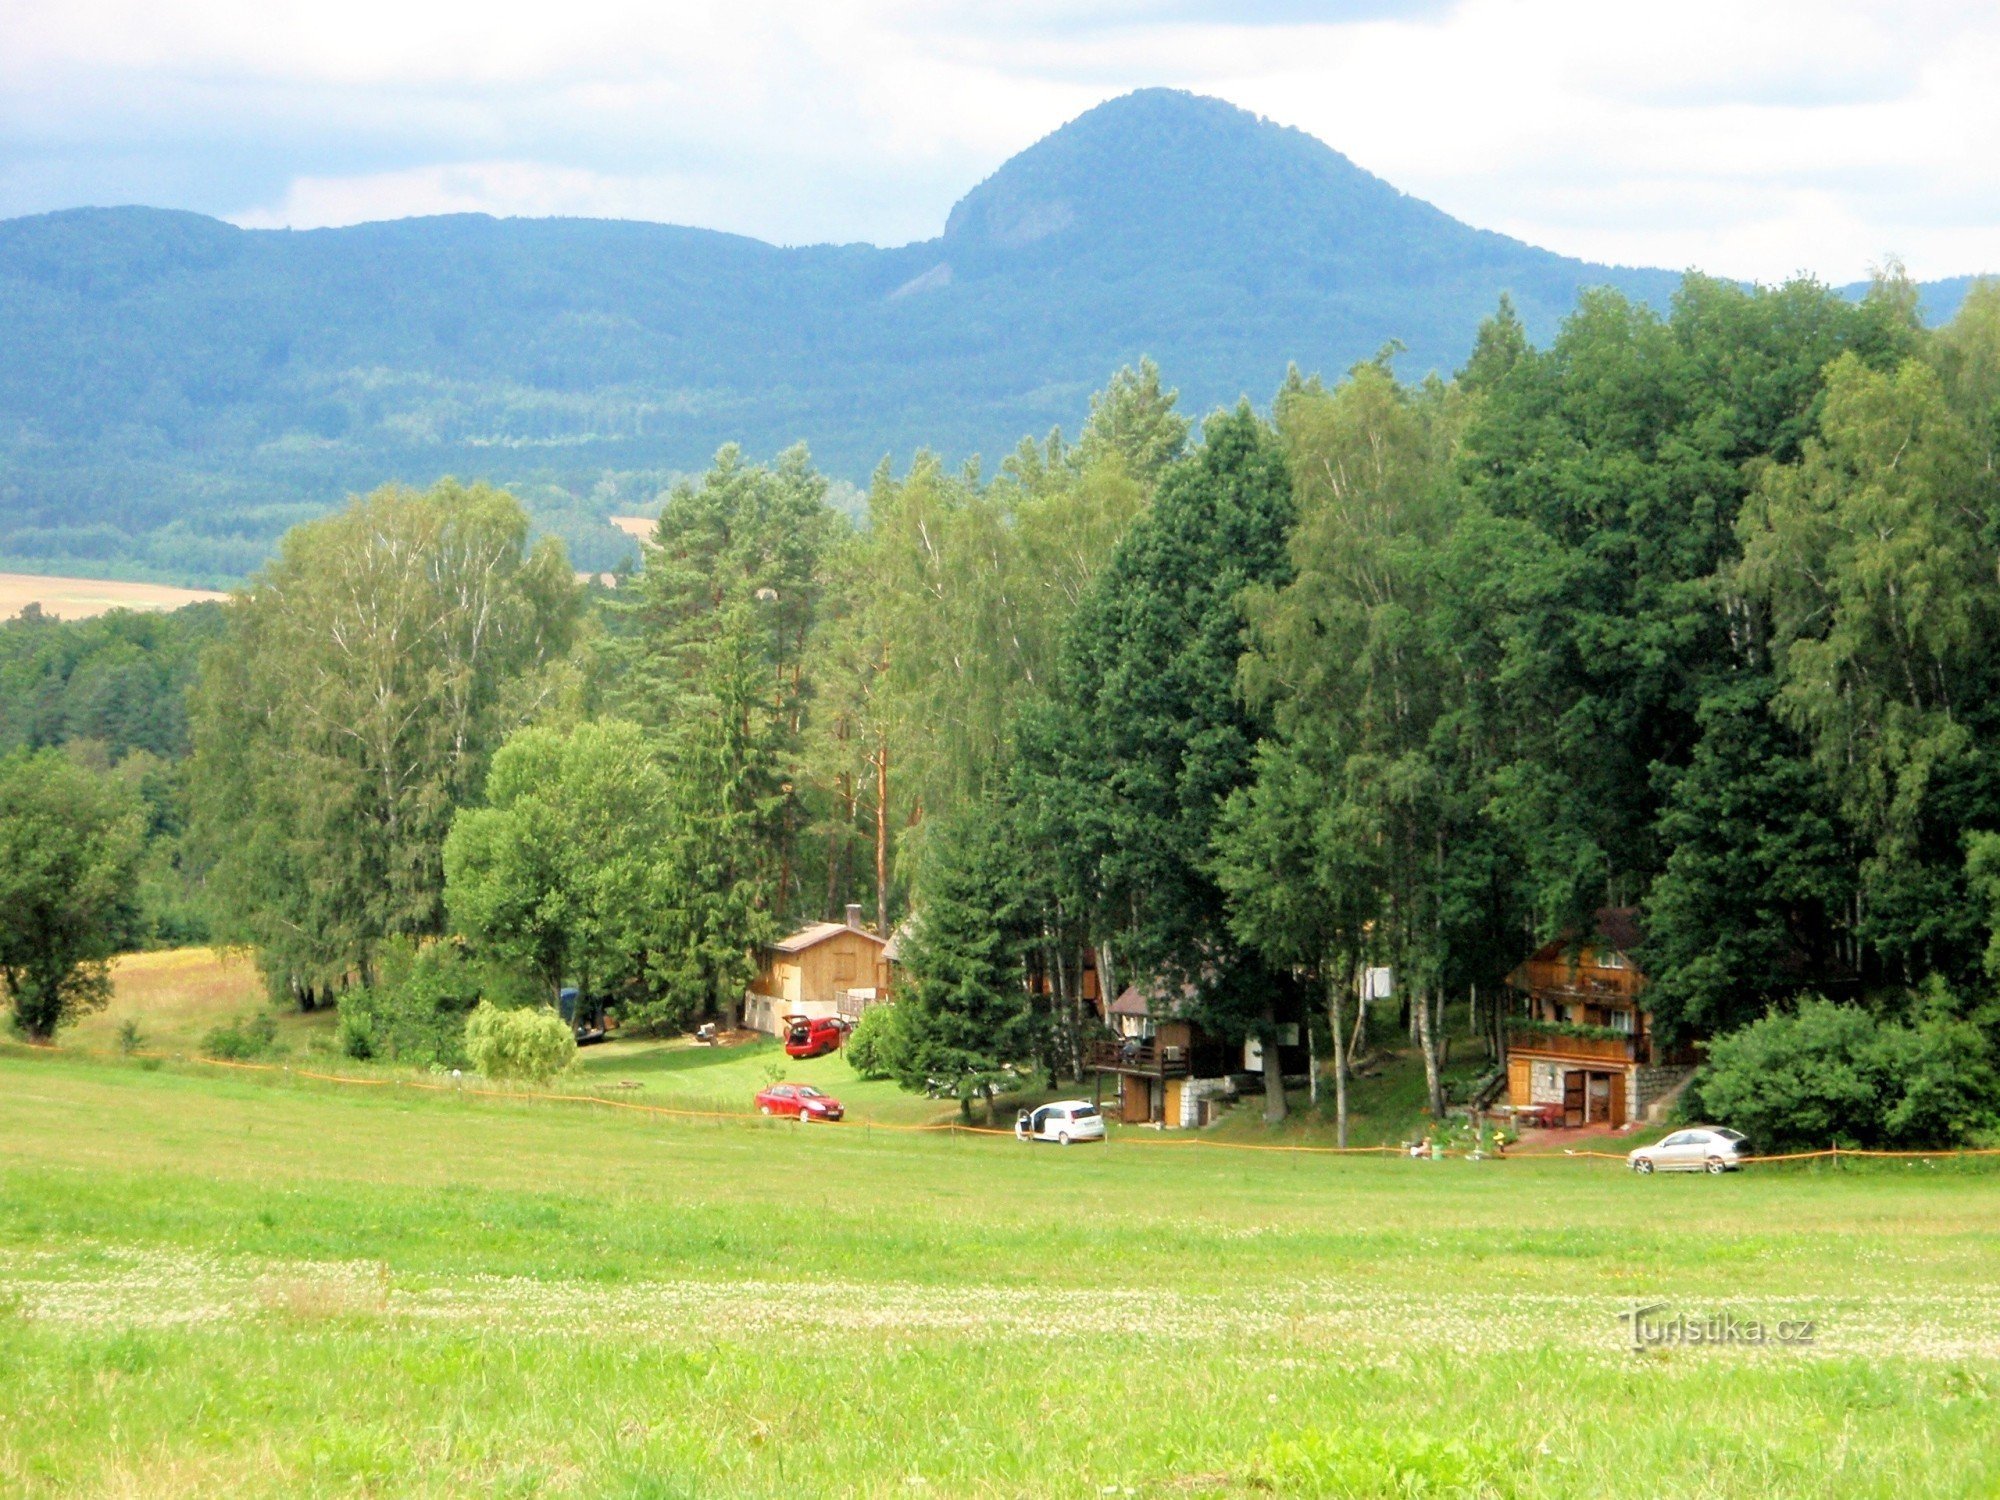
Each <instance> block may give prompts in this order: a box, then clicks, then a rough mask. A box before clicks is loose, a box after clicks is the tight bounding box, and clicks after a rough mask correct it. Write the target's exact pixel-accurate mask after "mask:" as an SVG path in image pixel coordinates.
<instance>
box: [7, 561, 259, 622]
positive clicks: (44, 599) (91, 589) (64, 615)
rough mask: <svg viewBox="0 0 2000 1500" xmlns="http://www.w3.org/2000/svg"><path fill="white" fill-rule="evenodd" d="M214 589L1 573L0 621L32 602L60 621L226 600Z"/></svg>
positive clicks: (225, 595)
mask: <svg viewBox="0 0 2000 1500" xmlns="http://www.w3.org/2000/svg"><path fill="white" fill-rule="evenodd" d="M228 597H229V596H228V595H227V594H218V593H216V592H214V591H213V590H211V589H177V588H170V587H169V586H167V585H166V584H163V583H120V582H118V581H116V580H114V579H108V578H44V577H41V576H40V575H38V574H34V573H0V620H7V619H12V618H13V617H14V616H15V615H18V614H19V613H20V612H21V611H22V610H23V609H24V608H26V607H27V606H28V605H30V604H39V605H41V607H42V613H43V614H45V615H54V616H55V617H56V618H57V619H60V620H88V619H90V618H91V617H93V616H95V615H101V614H104V613H105V612H107V611H109V610H114V609H160V610H166V609H179V608H180V607H181V606H182V605H184V604H198V603H200V602H201V601H202V600H204V599H226V598H228Z"/></svg>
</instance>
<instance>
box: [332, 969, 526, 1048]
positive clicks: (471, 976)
mask: <svg viewBox="0 0 2000 1500" xmlns="http://www.w3.org/2000/svg"><path fill="white" fill-rule="evenodd" d="M505 988H506V987H505V986H504V985H502V984H499V983H496V976H494V975H492V974H491V973H489V972H488V971H487V969H486V968H485V967H484V966H482V965H480V964H478V963H475V962H474V961H473V960H471V959H470V958H468V957H467V956H466V955H465V952H464V950H463V949H461V948H460V947H459V946H458V945H457V944H456V943H450V942H439V943H427V944H425V945H424V946H422V947H421V948H418V947H412V946H410V945H407V944H391V945H388V946H387V947H386V948H385V950H384V953H383V958H382V965H381V973H380V977H379V978H378V980H377V982H376V983H375V984H374V985H373V986H371V987H368V988H363V989H353V990H349V991H347V992H346V993H345V994H343V995H342V996H341V997H340V1030H339V1033H338V1039H339V1046H340V1050H341V1052H342V1053H343V1054H344V1055H346V1056H348V1057H351V1058H355V1059H357V1060H359V1061H363V1062H366V1061H371V1060H379V1061H383V1062H398V1063H407V1064H409V1065H411V1066H413V1067H419V1068H429V1067H446V1068H457V1067H463V1066H465V1063H466V1060H467V1059H466V1053H465V1018H466V1016H467V1015H469V1014H470V1013H471V1011H472V1008H473V1007H474V1006H475V1005H477V1004H478V1003H479V1001H480V999H481V998H482V997H484V996H489V995H494V994H495V993H496V991H501V990H504V989H505Z"/></svg>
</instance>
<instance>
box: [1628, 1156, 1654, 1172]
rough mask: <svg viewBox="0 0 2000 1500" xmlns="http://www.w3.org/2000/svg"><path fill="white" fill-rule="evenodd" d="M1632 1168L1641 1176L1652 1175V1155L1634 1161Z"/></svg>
mask: <svg viewBox="0 0 2000 1500" xmlns="http://www.w3.org/2000/svg"><path fill="white" fill-rule="evenodd" d="M1632 1170H1633V1171H1635V1172H1637V1173H1638V1174H1639V1175H1640V1176H1641V1177H1651V1176H1652V1175H1653V1159H1652V1158H1651V1157H1650V1156H1642V1157H1640V1158H1639V1159H1638V1160H1637V1161H1635V1162H1633V1163H1632Z"/></svg>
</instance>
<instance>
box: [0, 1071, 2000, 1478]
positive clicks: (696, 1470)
mask: <svg viewBox="0 0 2000 1500" xmlns="http://www.w3.org/2000/svg"><path fill="white" fill-rule="evenodd" d="M649 1058H651V1059H653V1061H652V1062H651V1065H650V1066H646V1067H642V1064H645V1063H647V1060H648V1059H649ZM686 1066H688V1065H686V1064H677V1063H676V1062H675V1061H674V1060H673V1050H672V1049H663V1050H658V1051H654V1052H645V1051H640V1050H637V1049H635V1050H633V1051H632V1052H630V1053H628V1054H627V1055H626V1056H625V1057H623V1058H619V1057H616V1056H615V1055H612V1054H606V1055H605V1056H604V1059H603V1065H602V1071H605V1072H607V1073H608V1074H609V1075H610V1076H611V1077H612V1078H614V1079H615V1078H617V1077H622V1076H631V1077H635V1078H639V1079H642V1080H644V1081H648V1082H649V1084H650V1082H651V1081H652V1080H654V1079H665V1078H667V1077H669V1076H670V1075H673V1074H675V1073H676V1072H677V1071H680V1070H682V1069H684V1068H685V1067H686ZM710 1066H711V1067H717V1066H722V1065H721V1064H715V1063H711V1064H710ZM727 1066H729V1067H732V1068H736V1067H740V1068H744V1069H749V1070H751V1076H752V1077H753V1078H754V1077H755V1072H756V1070H757V1069H758V1068H759V1067H760V1066H761V1064H760V1062H759V1059H758V1057H757V1056H756V1055H745V1056H743V1057H741V1058H731V1059H729V1060H728V1062H727ZM593 1071H597V1060H596V1059H593ZM794 1076H805V1070H804V1068H800V1069H799V1071H798V1072H797V1073H796V1074H795V1075H794ZM647 1092H648V1093H649V1095H651V1094H653V1093H654V1091H653V1090H652V1089H650V1088H649V1089H648V1091H647ZM657 1097H658V1098H661V1099H664V1097H665V1085H664V1084H662V1087H661V1089H660V1090H659V1091H658V1094H657ZM1996 1225H2000V1175H1995V1174H1990V1173H1987V1172H1982V1171H1978V1170H1974V1169H1971V1168H1960V1167H1959V1166H1957V1165H1955V1164H1946V1165H1943V1166H1936V1167H1933V1166H1917V1167H1909V1166H1901V1165H1898V1166H1893V1167H1888V1166H1884V1167H1867V1168H1861V1169H1853V1168H1846V1169H1839V1170H1833V1169H1821V1170H1812V1169H1794V1168H1783V1169H1766V1170H1763V1171H1757V1172H1747V1173H1744V1174H1741V1175H1739V1176H1733V1177H1729V1178H1723V1179H1709V1178H1706V1177H1683V1178H1654V1179H1639V1178H1635V1177H1632V1176H1631V1175H1629V1174H1627V1173H1624V1172H1622V1171H1620V1170H1619V1169H1618V1168H1617V1167H1616V1166H1615V1165H1613V1164H1609V1163H1581V1162H1576V1161H1570V1160H1553V1161H1550V1160H1540V1161H1536V1160H1517V1161H1507V1162H1498V1163H1495V1162H1483V1163H1468V1162H1461V1161H1451V1162H1443V1163H1414V1162H1409V1161H1405V1160H1400V1159H1374V1158H1341V1159H1335V1158H1327V1157H1314V1156H1308V1155H1298V1154H1293V1153H1236V1152H1226V1151H1216V1150H1206V1149H1199V1148H1182V1147H1168V1146H1163V1145H1157V1144H1145V1143H1142V1142H1141V1141H1140V1140H1139V1139H1137V1138H1133V1137H1128V1138H1126V1139H1123V1140H1119V1141H1116V1142H1114V1143H1113V1144H1111V1145H1109V1146H1107V1147H1097V1148H1074V1149H1071V1150H1067V1151H1063V1150H1059V1149H1056V1148H1053V1147H1050V1148H1028V1147H1022V1146H1017V1145H1015V1144H1014V1143H1012V1142H1011V1141H1005V1140H998V1139H991V1138H976V1137H953V1136H948V1135H947V1136H938V1135H923V1134H915V1135H912V1134H902V1133H896V1132H888V1131H881V1130H869V1129H867V1128H866V1127H863V1126H835V1127H828V1128H824V1129H818V1128H814V1129H801V1128H798V1127H796V1126H790V1125H778V1124H773V1123H769V1122H754V1121H753V1122H743V1121H732V1122H719V1123H702V1122H691V1121H663V1120H661V1119H658V1118H656V1117H647V1116H639V1115H622V1114H611V1113H604V1112H596V1111H592V1110H590V1109H588V1108H586V1107H583V1106H572V1105H565V1104H559V1103H540V1104H538V1103H532V1102H527V1101H520V1102H512V1101H505V1100H481V1099H471V1098H464V1097H453V1096H450V1095H431V1094H418V1093H413V1092H411V1091H408V1090H403V1089H395V1088H388V1087H384V1088H363V1087H351V1088H342V1087H337V1086H332V1085H321V1084H314V1083H310V1082H305V1081H299V1080H296V1079H292V1078H288V1077H286V1076H285V1075H282V1074H276V1075H265V1074H256V1075H227V1074H218V1073H215V1072H213V1071H210V1070H202V1069H197V1068H193V1067H190V1068H187V1069H185V1070H183V1069H181V1068H178V1067H176V1066H175V1065H172V1064H169V1065H167V1066H165V1067H154V1068H151V1069H148V1068H144V1067H141V1066H139V1065H136V1064H127V1063H118V1062H111V1061H104V1060H88V1059H80V1058H75V1057H63V1056H60V1055H54V1056H50V1055H40V1056H29V1055H27V1054H25V1053H23V1052H21V1051H19V1050H8V1049H0V1494H4V1495H7V1496H10V1497H11V1496H14V1495H24V1496H45V1495H46V1496H54V1495H62V1496H71V1495H84V1496H91V1495H119V1496H128V1495H129V1496H147V1497H153V1496H176V1495H189V1496H194V1495H201V1496H209V1495H227V1496H230V1497H231V1500H247V1497H254V1496H265V1495H299V1494H307V1495H318V1494H325V1495H406V1494H415V1495H478V1496H488V1495H500V1496H529V1495H534V1496H544V1495H547V1496H555V1495H561V1496H593V1497H595V1496H628V1497H650V1496H765V1495H770V1496H776V1495H785V1496H798V1495H825V1496H836V1495H838V1496H845V1495H883V1496H886V1495H896V1496H905V1497H907V1496H912V1495H931V1496H944V1495H951V1496H965V1495H977V1496H987V1495H992V1496H1045V1495H1054V1496H1067V1495H1074V1496H1090V1495H1105V1494H1113V1495H1137V1496H1161V1497H1166V1496H1183V1495H1246V1496H1247V1495H1274V1494H1276V1495H1294V1494H1296V1495H1326V1496H1398V1497H1402V1496H1424V1495H1430V1496H1446V1495H1453V1496H1539V1495H1560V1496H1578V1497H1585V1496H1593V1497H1595V1496H1635V1495H1662V1496H1677V1497H1678V1496H1684V1497H1697V1496H1702V1497H1707V1496H1734V1495H1744V1496H1770V1495H1786V1496H1789V1495H1797V1496H1821V1495H1870V1496H1875V1495H1879V1496H1883V1497H1888V1496H1908V1495H1938V1496H1965V1495H1984V1494H1994V1493H1996V1492H2000V1314H1997V1313H1996V1311H1995V1309H1994V1307H1993V1298H1992V1292H1993V1288H1994V1286H1995V1285H1996V1282H2000V1238H1996V1233H1995V1228H1996ZM1640 1301H1645V1302H1652V1301H1660V1302H1665V1303H1667V1304H1669V1308H1670V1310H1671V1311H1675V1312H1683V1313H1686V1314H1688V1315H1689V1316H1690V1317H1701V1316H1704V1315H1711V1314H1719V1313H1724V1312H1727V1313H1730V1314H1733V1315H1734V1316H1736V1317H1737V1318H1738V1319H1739V1321H1740V1320H1744V1319H1750V1318H1756V1319H1760V1320H1764V1321H1767V1322H1774V1321H1775V1320H1777V1319H1780V1318H1786V1319H1808V1318H1809V1319H1811V1320H1812V1321H1813V1322H1814V1323H1815V1325H1816V1326H1815V1338H1814V1342H1813V1343H1812V1344H1811V1345H1809V1346H1791V1347H1782V1348H1780V1347H1765V1348H1747V1347H1728V1348H1709V1349H1692V1348H1677V1349H1673V1350H1669V1351H1662V1352H1655V1353H1650V1354H1647V1355H1643V1356H1635V1355H1633V1354H1631V1353H1629V1352H1627V1351H1626V1350H1625V1348H1624V1347H1623V1346H1624V1342H1625V1332H1624V1325H1623V1324H1621V1322H1620V1321H1619V1319H1618V1317H1617V1314H1618V1313H1619V1312H1620V1311H1621V1310H1624V1309H1627V1308H1629V1307H1631V1306H1632V1305H1633V1304H1634V1303H1635V1302H1640Z"/></svg>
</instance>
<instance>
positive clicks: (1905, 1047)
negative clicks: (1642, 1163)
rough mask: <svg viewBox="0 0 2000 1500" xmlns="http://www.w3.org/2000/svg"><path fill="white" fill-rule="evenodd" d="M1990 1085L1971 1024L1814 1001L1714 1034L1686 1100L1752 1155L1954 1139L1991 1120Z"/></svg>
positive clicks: (1987, 1059)
mask: <svg viewBox="0 0 2000 1500" xmlns="http://www.w3.org/2000/svg"><path fill="white" fill-rule="evenodd" d="M1995 1081H1996V1080H1995V1075H1994V1070H1993V1062H1992V1049H1991V1046H1990V1044H1989V1043H1988V1042H1987V1040H1986V1037H1985V1036H1984V1035H1983V1034H1982V1033H1981V1032H1980V1030H1979V1028H1978V1027H1976V1026H1974V1025H1972V1024H1971V1023H1970V1022H1966V1021H1960V1020H1954V1019H1951V1018H1950V1017H1948V1016H1939V1015H1933V1016H1929V1017H1926V1018H1924V1019H1922V1020H1920V1021H1918V1022H1916V1023H1915V1024H1905V1023H1903V1022H1900V1021H1894V1020H1883V1019H1882V1018H1880V1017H1878V1016H1876V1015H1875V1014H1873V1013H1872V1012H1870V1011H1866V1010H1862V1009H1860V1008H1858V1007H1855V1006H1851V1005H1835V1004H1834V1003H1832V1002H1831V1001H1828V1000H1817V999H1816V1000H1808V1001H1806V1002H1804V1003H1803V1004H1801V1005H1800V1006H1799V1007H1798V1009H1797V1010H1796V1011H1795V1012H1792V1013H1789V1014H1787V1013H1774V1014H1772V1015H1768V1016H1765V1017H1764V1018H1763V1019H1762V1020H1759V1021H1756V1022H1753V1023H1752V1024H1750V1025H1748V1026H1745V1027H1744V1028H1742V1029H1741V1030H1740V1031H1734V1032H1731V1033H1730V1034H1729V1035H1727V1036H1723V1037H1718V1038H1717V1039H1716V1040H1715V1041H1714V1042H1713V1043H1712V1044H1711V1045H1710V1047H1709V1059H1708V1063H1707V1065H1706V1066H1705V1067H1704V1068H1703V1069H1702V1071H1701V1074H1700V1076H1699V1077H1697V1078H1696V1079H1695V1082H1694V1084H1693V1086H1692V1087H1691V1088H1690V1090H1689V1094H1690V1100H1689V1107H1690V1108H1691V1109H1692V1110H1695V1111H1698V1112H1699V1113H1700V1114H1702V1115H1704V1116H1706V1117H1708V1118H1710V1119H1714V1120H1716V1121H1718V1122H1721V1123H1724V1124H1728V1125H1732V1126H1734V1127H1735V1128H1736V1129H1738V1130H1741V1131H1742V1132H1743V1133H1744V1134H1745V1135H1747V1136H1749V1137H1750V1139H1751V1140H1752V1141H1753V1142H1754V1143H1755V1144H1756V1146H1757V1148H1758V1149H1759V1150H1761V1151H1784V1150H1795V1149H1812V1148H1815V1147H1820V1146H1825V1145H1827V1144H1829V1143H1838V1144H1840V1145H1843V1146H1856V1147H1863V1148H1880V1149H1895V1148H1921V1147H1930V1146H1951V1145H1958V1144H1961V1143H1962V1142H1964V1141H1965V1140H1966V1139H1967V1138H1968V1137H1970V1136H1972V1135H1973V1134H1975V1133H1976V1132H1978V1131H1979V1130H1981V1129H1982V1128H1984V1127H1986V1126H1988V1125H1989V1124H1990V1123H1991V1122H1992V1119H1993V1110H1992V1105H1991V1103H1990V1102H1989V1101H1990V1100H1991V1099H1992V1098H1993V1093H1994V1088H1995Z"/></svg>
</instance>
